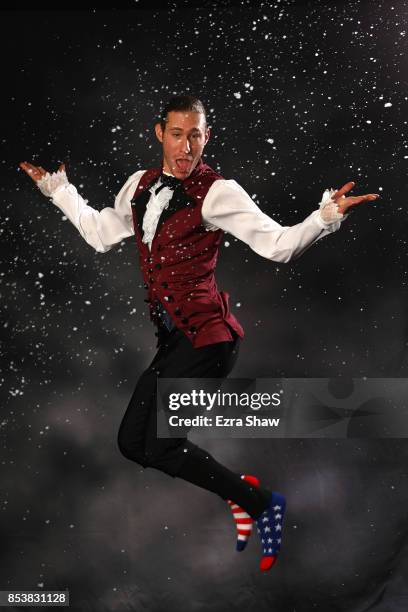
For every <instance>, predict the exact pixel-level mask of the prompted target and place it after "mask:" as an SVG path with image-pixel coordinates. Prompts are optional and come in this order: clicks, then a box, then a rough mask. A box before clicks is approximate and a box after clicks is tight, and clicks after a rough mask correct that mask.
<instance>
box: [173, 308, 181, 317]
mask: <svg viewBox="0 0 408 612" xmlns="http://www.w3.org/2000/svg"><path fill="white" fill-rule="evenodd" d="M174 314H175V315H176V316H177V317H179V316H180V315H181V310H180V308H176V310H175V311H174Z"/></svg>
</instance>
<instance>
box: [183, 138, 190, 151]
mask: <svg viewBox="0 0 408 612" xmlns="http://www.w3.org/2000/svg"><path fill="white" fill-rule="evenodd" d="M181 150H182V151H183V153H190V151H191V142H190V140H189V139H188V138H187V137H186V138H184V139H183V142H182V143H181Z"/></svg>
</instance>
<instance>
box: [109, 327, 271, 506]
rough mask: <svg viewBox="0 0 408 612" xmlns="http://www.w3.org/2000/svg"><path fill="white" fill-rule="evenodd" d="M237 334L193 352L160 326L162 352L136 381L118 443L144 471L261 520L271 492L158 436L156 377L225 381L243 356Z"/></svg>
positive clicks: (188, 446)
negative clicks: (198, 489)
mask: <svg viewBox="0 0 408 612" xmlns="http://www.w3.org/2000/svg"><path fill="white" fill-rule="evenodd" d="M232 333H233V335H234V339H233V340H232V341H227V342H218V343H216V344H209V345H207V346H203V347H200V348H194V347H193V345H192V344H191V342H190V340H189V339H188V338H187V337H186V336H185V334H184V333H183V332H182V331H180V330H179V329H177V328H174V329H172V330H171V331H168V330H167V329H166V328H165V327H161V328H160V329H159V343H158V347H159V350H158V351H157V353H156V355H155V357H154V359H153V361H152V363H151V364H150V365H149V367H148V368H147V369H146V370H145V371H144V372H143V374H142V375H141V377H140V378H139V381H138V382H137V385H136V389H135V390H134V392H133V395H132V398H131V400H130V403H129V406H128V408H127V410H126V413H125V415H124V417H123V420H122V423H121V425H120V428H119V433H118V445H119V448H120V451H121V453H122V454H123V455H124V456H125V457H127V458H128V459H130V460H132V461H135V462H136V463H139V464H140V465H142V466H143V467H153V468H156V469H158V470H160V471H162V472H165V473H167V474H169V475H170V476H173V477H178V478H182V479H184V480H187V481H189V482H191V483H193V484H195V485H197V486H199V487H201V488H203V489H207V490H209V491H212V492H214V493H216V494H217V495H219V496H220V497H222V499H231V500H233V501H234V502H235V503H236V504H238V505H239V506H241V507H242V508H243V509H244V510H246V511H247V512H248V514H249V515H250V516H252V517H253V518H258V516H260V514H262V512H263V511H264V510H265V509H266V507H267V506H268V504H269V500H270V496H271V493H270V492H269V491H268V490H267V489H263V488H256V487H253V486H251V485H250V484H249V483H248V482H246V481H245V480H243V479H242V478H241V477H240V475H239V474H235V473H234V472H231V470H229V469H228V468H226V467H224V466H222V465H221V464H220V463H218V462H217V461H216V460H215V459H214V457H212V456H211V455H210V454H209V453H207V452H206V451H204V450H203V449H201V448H199V447H198V446H197V445H196V444H193V443H192V442H190V441H189V440H188V439H187V438H185V437H184V438H158V437H157V407H156V396H157V389H156V382H157V377H161V378H225V377H226V376H227V375H228V374H229V373H230V372H231V370H232V368H233V367H234V365H235V362H236V360H237V357H238V350H239V343H240V338H239V337H238V336H237V334H235V332H232Z"/></svg>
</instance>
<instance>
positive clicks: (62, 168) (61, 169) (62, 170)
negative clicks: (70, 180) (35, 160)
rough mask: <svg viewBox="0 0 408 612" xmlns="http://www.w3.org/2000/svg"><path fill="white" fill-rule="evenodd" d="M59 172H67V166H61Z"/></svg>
mask: <svg viewBox="0 0 408 612" xmlns="http://www.w3.org/2000/svg"><path fill="white" fill-rule="evenodd" d="M58 171H59V172H65V164H61V165H60V167H59V168H58Z"/></svg>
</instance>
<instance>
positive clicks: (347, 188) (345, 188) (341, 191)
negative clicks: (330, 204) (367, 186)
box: [332, 181, 355, 200]
mask: <svg viewBox="0 0 408 612" xmlns="http://www.w3.org/2000/svg"><path fill="white" fill-rule="evenodd" d="M354 185H355V182H354V181H349V182H348V183H346V184H345V185H343V187H341V189H339V190H338V191H336V193H334V194H333V195H332V199H333V200H337V198H341V196H342V195H344V194H345V193H347V192H348V191H350V189H353V187H354Z"/></svg>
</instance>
